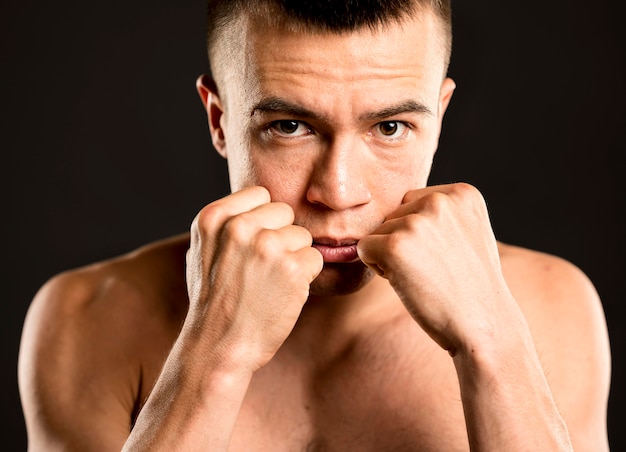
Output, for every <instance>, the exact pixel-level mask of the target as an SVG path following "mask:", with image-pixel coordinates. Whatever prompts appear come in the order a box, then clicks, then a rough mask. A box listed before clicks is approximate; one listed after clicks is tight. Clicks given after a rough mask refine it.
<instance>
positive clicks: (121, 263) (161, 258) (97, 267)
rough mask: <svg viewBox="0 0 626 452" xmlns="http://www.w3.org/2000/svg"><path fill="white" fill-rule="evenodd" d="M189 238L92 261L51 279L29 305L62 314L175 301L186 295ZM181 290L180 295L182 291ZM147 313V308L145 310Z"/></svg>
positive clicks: (184, 237) (158, 243) (181, 238)
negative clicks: (107, 306)
mask: <svg viewBox="0 0 626 452" xmlns="http://www.w3.org/2000/svg"><path fill="white" fill-rule="evenodd" d="M187 246H188V235H186V234H185V235H181V236H175V237H171V238H168V239H164V240H160V241H157V242H153V243H150V244H147V245H144V246H142V247H140V248H138V249H136V250H133V251H131V252H129V253H127V254H124V255H121V256H117V257H113V258H111V259H107V260H104V261H101V262H95V263H92V264H89V265H86V266H83V267H80V268H76V269H72V270H67V271H64V272H62V273H60V274H58V275H55V276H53V277H52V278H51V279H50V280H49V281H47V282H46V283H45V284H44V285H43V286H42V287H41V289H40V290H39V292H38V293H37V295H36V296H35V299H34V301H33V303H34V304H35V303H45V304H50V305H53V306H50V307H51V308H53V309H55V310H56V309H59V310H62V311H65V313H66V314H71V313H73V312H78V311H81V310H87V309H92V308H94V307H96V306H97V305H98V304H103V303H106V304H110V305H111V307H113V305H117V307H118V308H119V307H122V305H124V304H129V305H130V304H132V303H141V304H151V305H152V307H154V308H156V307H157V304H158V303H159V302H161V301H163V300H169V301H174V300H178V299H179V297H175V298H171V295H172V294H176V295H181V294H184V293H185V291H184V284H185V283H184V278H185V271H184V268H185V251H186V249H187ZM181 290H182V292H181ZM145 307H146V308H149V306H145Z"/></svg>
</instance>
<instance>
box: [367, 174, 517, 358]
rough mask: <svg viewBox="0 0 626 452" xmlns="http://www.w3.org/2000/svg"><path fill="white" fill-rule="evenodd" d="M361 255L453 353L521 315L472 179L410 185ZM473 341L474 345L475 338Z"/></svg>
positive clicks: (421, 323)
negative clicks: (417, 185) (451, 182)
mask: <svg viewBox="0 0 626 452" xmlns="http://www.w3.org/2000/svg"><path fill="white" fill-rule="evenodd" d="M358 253H359V256H360V258H361V259H362V260H363V262H364V263H365V264H366V265H368V266H370V267H371V268H372V269H374V270H375V271H376V272H377V273H378V274H379V275H382V276H383V277H385V278H387V279H388V280H389V282H390V283H391V285H392V287H393V288H394V289H395V291H396V292H397V294H398V295H399V297H400V298H401V300H402V301H403V303H404V304H405V306H406V308H407V309H408V311H409V312H410V313H411V315H412V316H413V318H414V319H415V320H416V321H417V322H418V323H419V324H420V325H421V327H422V328H423V329H424V330H425V331H426V332H427V333H428V334H429V335H430V336H431V337H432V338H433V339H434V340H435V341H436V342H437V343H438V344H439V345H440V346H442V347H443V348H444V349H446V350H449V351H450V353H451V354H452V355H454V354H455V353H456V351H457V350H458V349H459V348H460V347H464V346H468V344H471V342H472V337H478V335H479V334H485V333H486V334H490V332H492V331H495V329H496V328H498V327H500V326H503V325H506V324H507V320H508V319H509V318H510V317H508V318H507V317H504V316H508V315H512V316H517V317H519V309H518V306H517V304H516V302H515V300H514V299H513V297H512V295H511V294H510V292H509V290H508V287H507V285H506V282H505V281H504V277H503V275H502V270H501V266H500V259H499V255H498V249H497V244H496V240H495V237H494V234H493V231H492V229H491V225H490V221H489V216H488V214H487V209H486V206H485V202H484V200H483V198H482V196H481V194H480V193H479V191H478V190H477V189H475V188H474V187H472V186H471V185H468V184H451V185H441V186H433V187H427V188H424V189H419V190H414V191H411V192H409V193H407V194H406V195H405V197H404V199H403V201H402V204H401V205H400V207H399V208H398V209H396V210H395V211H394V212H393V213H392V214H391V215H389V216H388V217H387V218H386V219H385V221H384V222H383V224H382V225H381V226H380V227H378V228H377V229H376V230H375V231H374V232H373V233H372V234H371V235H369V236H367V237H364V238H363V239H361V240H360V242H359V245H358ZM470 346H471V345H470Z"/></svg>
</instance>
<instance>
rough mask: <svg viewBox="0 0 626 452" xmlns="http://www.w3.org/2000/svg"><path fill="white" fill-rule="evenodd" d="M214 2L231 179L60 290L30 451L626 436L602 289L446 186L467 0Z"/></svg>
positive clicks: (509, 445)
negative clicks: (615, 406)
mask: <svg viewBox="0 0 626 452" xmlns="http://www.w3.org/2000/svg"><path fill="white" fill-rule="evenodd" d="M210 3H211V5H210V11H211V12H212V18H211V20H210V22H211V24H210V26H209V30H210V33H209V35H210V39H209V54H210V59H211V63H212V76H213V77H212V78H209V77H208V76H204V77H201V78H200V79H199V80H198V91H199V93H200V96H201V99H202V101H203V102H204V105H205V106H206V110H207V113H208V122H209V127H210V131H211V136H212V140H213V143H214V145H215V148H216V149H217V150H218V152H219V153H220V154H222V155H223V156H224V157H225V158H227V159H228V168H229V174H230V180H231V186H232V191H233V194H231V195H230V196H228V197H226V198H223V199H220V200H217V201H215V202H213V203H212V204H209V205H208V206H207V207H205V208H204V209H202V211H201V212H200V213H199V214H198V215H197V217H196V218H195V220H194V221H193V224H192V226H191V232H190V236H189V235H185V236H181V237H175V238H172V239H170V240H165V241H162V242H159V243H155V244H151V245H149V246H146V247H144V248H141V249H139V250H137V251H135V252H133V253H131V254H129V255H126V256H123V257H120V258H116V259H113V260H110V261H107V262H103V263H98V264H95V265H91V266H88V267H85V268H81V269H78V270H74V271H71V272H67V273H64V274H61V275H59V276H57V277H55V278H53V279H52V280H51V281H50V282H48V283H47V284H46V285H45V286H44V287H43V288H42V289H41V290H40V292H39V293H38V295H37V296H36V298H35V300H34V302H33V303H32V306H31V308H30V311H29V313H28V317H27V320H26V323H25V329H24V336H23V340H22V348H21V355H20V366H19V377H20V388H21V396H22V400H23V406H24V412H25V418H26V423H27V429H28V435H29V445H30V448H31V449H32V450H45V451H53V450H76V451H89V450H93V451H108V450H120V449H124V450H163V451H172V450H194V451H195V450H210V451H225V450H229V451H299V450H320V451H321V450H324V451H326V450H328V451H387V450H389V451H391V450H393V451H457V450H459V451H465V450H468V449H470V448H471V449H472V450H489V451H503V450H508V451H522V450H524V451H557V450H559V451H560V450H572V448H575V449H576V450H578V451H594V452H597V451H603V450H608V445H607V437H606V404H607V394H608V388H609V374H610V369H609V367H610V362H609V345H608V339H607V332H606V328H605V321H604V316H603V312H602V308H601V304H600V302H599V300H598V297H597V294H596V292H595V290H594V288H593V286H592V285H591V283H590V282H589V281H588V280H587V278H586V277H585V276H584V275H583V274H582V273H581V272H580V271H579V270H578V269H577V268H575V267H574V266H572V265H571V264H569V263H567V262H564V261H563V260H561V259H559V258H556V257H553V256H548V255H546V254H542V253H538V252H533V251H529V250H525V249H521V248H517V247H514V246H510V245H505V244H502V243H498V242H496V240H495V238H494V234H493V232H492V229H491V227H490V222H489V217H488V214H487V210H486V208H485V203H484V200H483V198H482V196H481V194H480V193H479V192H478V191H477V190H476V189H475V188H473V187H472V186H469V185H467V184H451V185H444V186H432V187H426V182H427V177H428V174H429V171H430V166H431V162H432V159H433V155H434V153H435V150H436V147H437V142H438V138H439V133H440V129H441V123H442V118H443V115H444V112H445V110H446V108H447V106H448V103H449V102H450V99H451V96H452V93H453V91H454V88H455V85H454V82H453V81H452V80H450V79H449V78H446V72H447V64H448V59H449V52H450V42H451V32H450V11H449V5H448V2H447V1H441V0H439V1H435V0H432V1H431V0H406V1H401V0H398V1H393V2H391V1H384V0H383V1H380V2H376V1H367V2H365V1H363V2H355V1H352V2H346V4H339V2H336V1H328V2H313V1H300V2H285V3H288V4H290V5H293V6H289V7H283V2H281V1H278V0H275V1H274V0H264V1H249V2H247V1H233V0H224V1H217V0H215V1H211V2H210ZM319 3H322V4H326V7H325V8H327V9H336V11H335V12H332V13H331V12H329V11H328V10H318V9H317V8H318V6H315V5H319ZM358 3H362V4H361V5H356V4H358ZM348 5H356V6H348ZM285 8H286V9H285ZM216 18H217V19H216ZM213 80H214V81H213Z"/></svg>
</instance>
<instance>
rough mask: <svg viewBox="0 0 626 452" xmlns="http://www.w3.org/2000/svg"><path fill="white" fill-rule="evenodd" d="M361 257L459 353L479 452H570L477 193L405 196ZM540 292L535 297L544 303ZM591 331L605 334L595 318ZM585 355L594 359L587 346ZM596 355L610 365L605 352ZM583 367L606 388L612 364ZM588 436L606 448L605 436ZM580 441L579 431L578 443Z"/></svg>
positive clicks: (460, 190) (463, 188) (461, 188)
mask: <svg viewBox="0 0 626 452" xmlns="http://www.w3.org/2000/svg"><path fill="white" fill-rule="evenodd" d="M359 255H360V256H361V259H362V260H363V261H364V262H365V263H367V264H368V265H369V266H371V267H372V268H373V269H374V270H376V271H377V272H378V273H379V274H381V275H383V276H384V277H385V278H387V279H389V281H390V283H391V285H392V286H393V287H394V289H395V290H396V292H397V293H398V295H399V296H400V298H401V299H402V301H403V303H404V304H405V306H406V308H407V310H408V311H409V312H410V313H411V315H412V316H413V318H414V319H415V320H416V321H417V322H418V323H419V324H420V326H421V327H422V328H423V329H424V330H425V331H426V332H427V333H428V334H429V335H430V336H431V337H432V338H433V340H435V341H436V342H437V343H438V344H439V345H440V346H441V347H442V348H444V349H446V350H448V351H449V352H450V354H451V355H452V357H453V360H454V363H455V366H456V369H457V374H458V377H459V383H460V387H461V394H462V401H463V407H464V412H465V416H466V421H467V428H468V436H469V440H470V444H471V445H472V449H473V450H507V449H509V450H571V448H572V444H571V438H570V435H569V432H568V428H567V426H566V424H565V422H564V419H563V416H562V415H561V412H560V411H559V409H558V408H557V403H556V402H555V397H554V396H553V393H552V391H551V388H550V385H549V383H548V380H547V378H546V374H545V372H544V369H543V367H542V363H541V361H540V359H539V355H538V353H537V351H536V349H535V342H534V339H533V334H532V332H531V330H530V328H529V325H528V322H527V320H526V317H525V316H524V313H523V312H522V310H521V309H520V305H519V304H518V302H517V300H516V299H515V298H514V296H513V294H512V293H511V290H510V289H509V287H508V285H507V283H506V281H505V278H504V275H503V273H502V267H501V263H500V258H499V253H498V246H497V243H496V241H495V237H494V236H493V231H492V230H491V226H490V222H489V217H488V214H487V209H486V207H485V204H484V200H483V199H482V196H481V195H480V193H479V192H478V191H477V190H476V189H475V188H473V187H471V186H469V185H467V184H452V185H447V186H438V187H428V188H426V189H423V190H416V191H414V192H410V193H408V194H407V195H406V197H405V199H404V201H403V204H402V205H401V206H400V208H398V209H397V211H396V212H394V213H393V214H392V215H390V217H388V218H387V219H386V221H385V222H384V223H383V224H382V225H381V226H380V227H379V228H378V230H377V231H375V232H374V233H373V234H372V235H370V236H368V237H366V238H364V239H362V240H361V242H360V243H359ZM542 292H545V291H544V290H539V291H538V292H537V293H536V294H535V295H537V296H542V297H543V296H544V295H545V294H544V293H542ZM531 295H532V294H531ZM552 295H554V294H552ZM594 301H597V300H592V301H589V300H587V301H584V302H583V303H584V304H586V305H589V304H590V303H591V304H592V303H593V302H594ZM570 309H571V306H570ZM596 309H597V307H596ZM562 314H563V312H562ZM540 315H541V314H540ZM545 318H548V316H546V317H545ZM553 319H554V326H553V328H556V329H558V328H566V329H567V328H570V327H568V326H567V325H572V324H573V322H572V319H571V318H570V316H569V313H564V314H563V316H562V317H560V318H559V317H557V316H553ZM596 319H597V315H596ZM564 325H565V326H564ZM548 328H549V327H548ZM594 330H595V331H602V326H601V325H600V326H598V321H597V320H596V321H595V324H594ZM569 332H570V333H571V332H572V331H569ZM579 334H581V335H583V334H582V333H580V332H579ZM594 334H595V333H594ZM570 336H571V334H570ZM599 337H600V338H599V339H598V335H597V334H596V335H595V336H594V338H596V339H595V342H596V343H602V341H603V340H604V338H603V337H602V334H600V335H599ZM579 342H580V341H579ZM579 345H580V344H579ZM546 346H547V347H553V346H554V342H552V343H551V344H548V343H547V344H546ZM591 347H592V348H593V347H596V348H597V347H600V348H601V349H602V345H600V346H596V345H592V346H591ZM582 350H583V351H582V353H581V356H585V357H588V356H589V353H588V350H589V349H585V348H584V347H583V349H582ZM570 352H571V350H570ZM598 359H599V360H600V361H602V362H603V361H605V360H606V351H605V350H603V351H602V353H601V356H600V357H599V358H598ZM564 362H566V363H569V365H570V368H571V367H573V366H572V365H571V364H572V363H579V364H580V363H581V362H583V361H582V360H580V359H572V356H571V354H570V355H568V356H567V357H564V358H561V359H560V360H555V361H554V363H555V366H557V367H559V368H563V363H564ZM584 368H585V370H586V371H590V373H592V374H593V373H594V372H598V375H600V376H599V377H597V378H595V380H594V381H598V380H601V383H602V385H603V386H602V390H604V389H605V387H606V381H605V380H606V379H605V378H604V379H603V377H604V376H605V373H606V365H604V366H602V369H601V370H599V371H595V370H593V369H591V367H590V366H589V361H588V362H586V363H585V366H584ZM573 379H575V378H573V377H572V376H569V377H567V376H561V378H559V379H557V380H555V381H554V382H553V384H554V385H555V386H559V385H565V386H567V384H566V383H567V382H568V381H573ZM602 390H601V391H602ZM559 395H563V393H560V394H559ZM576 395H577V396H581V397H583V398H585V400H587V399H588V398H589V397H593V396H595V395H597V394H593V395H592V394H590V393H589V392H588V390H587V389H585V388H582V389H581V388H577V392H576ZM599 405H600V406H602V403H600V404H599ZM598 416H600V420H601V419H603V415H602V414H601V413H599V412H598V410H597V409H596V410H594V412H593V413H592V414H589V417H588V418H587V422H586V424H587V425H592V424H593V425H598V424H599V422H598V419H597V418H598ZM577 427H578V428H583V427H582V426H581V425H577ZM590 430H593V431H594V432H595V433H596V435H597V436H596V438H595V442H596V445H598V444H599V446H598V447H599V448H600V449H596V450H601V449H602V448H603V447H605V443H606V435H605V433H603V432H602V431H598V429H597V428H591V429H590ZM583 436H585V435H578V432H575V434H574V435H572V438H582V437H583ZM588 438H589V436H587V441H588Z"/></svg>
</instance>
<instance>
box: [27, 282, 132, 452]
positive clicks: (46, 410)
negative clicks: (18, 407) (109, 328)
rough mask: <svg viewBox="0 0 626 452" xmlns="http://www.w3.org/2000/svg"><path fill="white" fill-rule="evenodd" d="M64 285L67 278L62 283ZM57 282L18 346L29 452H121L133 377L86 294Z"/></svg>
mask: <svg viewBox="0 0 626 452" xmlns="http://www.w3.org/2000/svg"><path fill="white" fill-rule="evenodd" d="M66 279H67V278H66ZM68 284H69V282H68V281H66V280H64V279H63V278H60V279H59V280H53V281H52V282H50V283H48V284H47V285H46V286H44V287H43V288H42V289H41V291H40V292H39V294H38V295H37V296H36V297H35V300H34V301H33V303H32V305H31V307H30V309H29V312H28V315H27V318H26V321H25V324H24V331H23V335H22V343H21V346H20V358H19V385H20V397H21V400H22V406H23V411H24V416H25V420H26V427H27V432H28V441H29V448H30V449H32V450H81V451H89V450H98V451H105V450H120V449H121V447H122V445H123V443H124V442H125V440H126V438H127V436H128V434H129V430H130V422H131V415H132V410H133V406H134V402H133V400H134V394H133V393H134V392H135V390H134V388H133V387H132V386H133V385H132V377H131V375H130V374H131V373H132V372H130V371H129V370H128V367H127V366H126V365H125V363H124V361H123V360H118V359H119V358H116V356H115V354H114V353H111V351H110V350H108V349H107V347H105V344H106V341H107V340H112V338H111V337H108V338H107V337H106V336H105V335H103V331H101V328H102V325H98V322H94V321H93V320H94V319H92V318H90V312H89V309H90V307H89V303H88V302H87V303H85V302H84V301H85V297H86V296H87V295H88V293H82V290H81V287H80V286H77V287H69V286H68Z"/></svg>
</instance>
